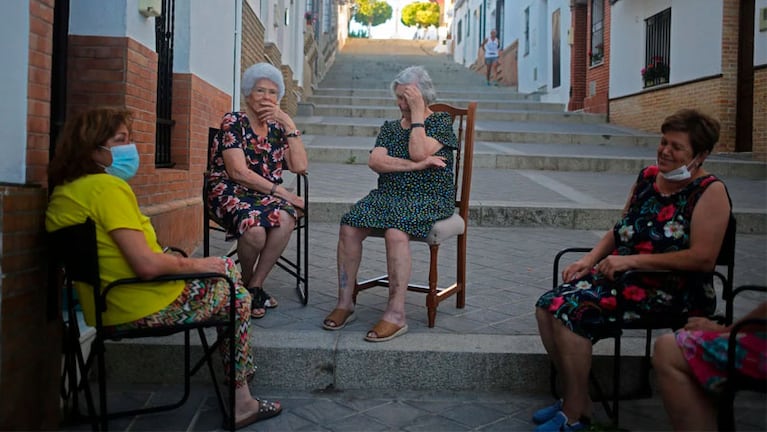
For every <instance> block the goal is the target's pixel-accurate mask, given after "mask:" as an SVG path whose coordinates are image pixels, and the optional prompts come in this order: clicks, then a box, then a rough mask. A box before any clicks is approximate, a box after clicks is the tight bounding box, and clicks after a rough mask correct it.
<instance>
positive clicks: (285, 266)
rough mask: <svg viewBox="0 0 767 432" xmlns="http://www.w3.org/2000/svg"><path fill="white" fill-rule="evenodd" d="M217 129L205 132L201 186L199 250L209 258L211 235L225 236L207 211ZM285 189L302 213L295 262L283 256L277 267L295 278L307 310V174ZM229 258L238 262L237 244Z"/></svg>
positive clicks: (297, 227)
mask: <svg viewBox="0 0 767 432" xmlns="http://www.w3.org/2000/svg"><path fill="white" fill-rule="evenodd" d="M218 131H219V129H217V128H209V129H208V159H207V168H206V170H205V175H204V177H203V184H202V197H203V198H202V199H203V206H204V207H205V208H204V209H203V212H202V213H203V222H202V227H203V229H202V235H203V237H202V250H203V256H210V231H218V232H224V231H225V230H224V228H223V227H222V226H221V223H219V221H217V220H216V218H215V215H213V214H211V212H209V211H208V210H207V208H208V207H207V205H208V204H207V203H208V180H207V178H208V176H207V173H208V172H209V171H210V154H211V150H212V145H213V139H214V138H215V137H216V134H218ZM283 186H285V187H286V188H287V189H289V190H292V191H295V193H296V194H297V195H299V196H301V197H303V198H304V210H303V215H302V216H301V217H299V218H298V220H296V227H295V229H294V231H295V232H296V234H295V238H296V250H295V256H294V258H290V257H288V256H287V255H285V254H283V255H282V256H280V258H279V259H278V260H277V266H278V267H279V268H281V269H282V270H285V271H286V272H287V273H288V274H290V275H291V276H293V277H295V278H296V292H297V293H298V297H299V299H300V300H301V303H302V304H303V305H304V306H306V304H307V303H308V302H309V233H308V229H309V179H308V176H307V175H306V174H299V175H296V179H295V183H294V184H292V185H285V184H283ZM226 255H227V256H228V257H231V258H233V259H234V260H235V262H239V259H238V258H237V256H236V255H237V241H236V240H235V242H234V244H233V245H232V247H231V248H230V249H229V252H227V254H226Z"/></svg>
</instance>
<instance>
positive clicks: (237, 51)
mask: <svg viewBox="0 0 767 432" xmlns="http://www.w3.org/2000/svg"><path fill="white" fill-rule="evenodd" d="M242 1H243V0H235V1H234V52H233V53H232V54H233V55H234V61H233V62H232V63H233V64H234V66H233V68H232V111H239V110H240V67H241V66H240V65H241V62H240V57H241V51H242Z"/></svg>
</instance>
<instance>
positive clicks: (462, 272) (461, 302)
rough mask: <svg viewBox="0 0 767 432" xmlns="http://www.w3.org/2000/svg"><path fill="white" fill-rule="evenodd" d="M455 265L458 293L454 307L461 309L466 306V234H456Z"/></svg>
mask: <svg viewBox="0 0 767 432" xmlns="http://www.w3.org/2000/svg"><path fill="white" fill-rule="evenodd" d="M457 254H458V256H457V259H458V262H457V265H456V273H457V274H456V283H457V284H458V293H457V294H456V296H455V307H457V308H458V309H463V308H464V306H466V234H461V235H459V236H458V249H457Z"/></svg>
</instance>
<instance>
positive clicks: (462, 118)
mask: <svg viewBox="0 0 767 432" xmlns="http://www.w3.org/2000/svg"><path fill="white" fill-rule="evenodd" d="M429 108H430V109H431V110H432V111H434V112H446V113H449V114H450V116H451V117H452V119H453V124H454V125H456V121H457V136H458V149H457V151H456V155H455V165H454V167H453V174H454V179H455V190H456V201H455V207H456V209H458V212H457V213H455V214H453V215H452V216H450V217H449V218H447V219H443V220H441V221H438V222H437V223H435V224H434V227H432V229H431V231H430V232H429V234H428V235H427V236H426V237H425V238H413V239H411V240H412V241H416V242H422V243H426V244H428V245H429V253H430V255H429V285H428V286H424V285H416V284H409V285H408V287H407V289H408V290H409V291H416V292H420V293H425V294H426V308H427V310H428V320H429V327H434V323H435V321H436V318H437V306H439V304H440V303H441V302H442V301H443V300H445V299H447V298H448V297H450V296H452V295H454V294H455V295H456V307H457V308H459V309H460V308H463V307H464V306H465V304H466V234H467V225H468V220H469V194H470V192H471V171H472V161H473V159H474V121H475V117H476V112H477V103H476V102H471V103H469V105H468V107H467V108H457V107H454V106H451V105H447V104H442V103H439V104H433V105H431V106H430V107H429ZM383 234H384V233H383V231H382V230H377V231H374V233H373V234H371V236H373V237H383ZM453 237H456V238H457V242H458V250H457V254H456V255H457V257H456V259H457V262H456V281H455V282H454V283H452V284H450V285H449V286H447V287H444V288H439V287H437V281H438V260H437V258H438V253H439V246H440V244H442V243H444V242H445V241H447V240H449V239H450V238H453ZM374 286H385V287H388V286H389V275H382V276H379V277H376V278H373V279H370V280H366V281H363V282H360V283H357V284H356V285H355V287H354V297H353V298H354V302H355V303H356V302H357V295H358V294H359V292H360V291H363V290H366V289H368V288H372V287H374Z"/></svg>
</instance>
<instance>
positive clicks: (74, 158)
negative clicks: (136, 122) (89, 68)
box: [48, 108, 133, 189]
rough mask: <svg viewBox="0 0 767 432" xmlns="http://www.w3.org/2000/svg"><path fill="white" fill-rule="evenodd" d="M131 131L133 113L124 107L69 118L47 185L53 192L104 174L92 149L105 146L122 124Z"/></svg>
mask: <svg viewBox="0 0 767 432" xmlns="http://www.w3.org/2000/svg"><path fill="white" fill-rule="evenodd" d="M123 124H124V125H125V126H127V127H128V131H129V132H130V131H131V127H132V125H133V114H132V113H131V112H130V111H128V110H125V109H121V108H94V109H90V110H88V111H84V112H82V113H79V114H77V115H75V116H74V117H72V118H70V119H69V120H68V121H67V122H66V123H65V124H64V128H63V129H62V130H61V133H60V134H59V137H58V139H57V141H56V147H55V149H54V151H55V154H54V156H53V160H51V163H50V165H49V166H48V185H49V187H50V188H51V189H53V188H54V187H55V186H58V185H60V184H63V183H67V182H70V181H72V180H76V179H78V178H80V177H82V176H84V175H87V174H98V173H103V172H104V168H103V167H100V166H99V165H98V164H97V163H96V162H95V161H94V160H93V158H92V157H91V153H92V152H93V150H95V149H97V148H98V147H99V146H102V145H104V143H106V142H107V140H109V139H110V138H112V137H113V136H114V135H115V134H116V133H117V129H118V128H119V127H120V125H123Z"/></svg>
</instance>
